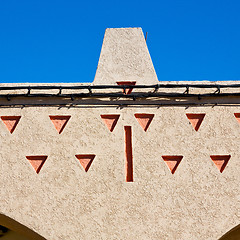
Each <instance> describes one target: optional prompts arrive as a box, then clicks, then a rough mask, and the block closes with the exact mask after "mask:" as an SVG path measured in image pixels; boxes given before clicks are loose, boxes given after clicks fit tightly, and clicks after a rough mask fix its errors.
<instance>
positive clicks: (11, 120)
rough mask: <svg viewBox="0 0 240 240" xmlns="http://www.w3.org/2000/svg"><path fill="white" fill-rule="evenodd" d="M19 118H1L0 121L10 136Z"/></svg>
mask: <svg viewBox="0 0 240 240" xmlns="http://www.w3.org/2000/svg"><path fill="white" fill-rule="evenodd" d="M20 118H21V116H1V119H2V121H3V122H4V124H5V125H6V127H7V129H8V130H9V132H10V133H11V134H12V133H13V131H14V130H15V128H16V126H17V125H18V122H19V120H20Z"/></svg>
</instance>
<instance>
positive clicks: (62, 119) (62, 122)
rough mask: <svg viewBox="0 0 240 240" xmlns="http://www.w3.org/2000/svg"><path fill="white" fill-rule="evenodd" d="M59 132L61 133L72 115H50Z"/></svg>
mask: <svg viewBox="0 0 240 240" xmlns="http://www.w3.org/2000/svg"><path fill="white" fill-rule="evenodd" d="M49 117H50V119H51V121H52V123H53V125H54V127H55V128H56V129H57V131H58V133H59V134H61V133H62V131H63V129H64V128H65V127H66V125H67V122H68V120H69V119H70V117H71V116H57V115H56V116H49Z"/></svg>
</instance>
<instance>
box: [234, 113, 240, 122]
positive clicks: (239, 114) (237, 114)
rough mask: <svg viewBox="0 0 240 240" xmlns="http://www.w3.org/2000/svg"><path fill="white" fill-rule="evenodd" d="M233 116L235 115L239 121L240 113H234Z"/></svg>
mask: <svg viewBox="0 0 240 240" xmlns="http://www.w3.org/2000/svg"><path fill="white" fill-rule="evenodd" d="M234 116H235V117H236V119H237V120H238V122H239V123H240V113H234Z"/></svg>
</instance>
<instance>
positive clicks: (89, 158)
mask: <svg viewBox="0 0 240 240" xmlns="http://www.w3.org/2000/svg"><path fill="white" fill-rule="evenodd" d="M95 156H96V155H94V154H78V155H75V157H76V158H77V159H78V160H79V162H80V163H81V165H82V167H83V168H84V170H85V172H87V171H88V169H89V168H90V166H91V164H92V162H93V159H94V158H95Z"/></svg>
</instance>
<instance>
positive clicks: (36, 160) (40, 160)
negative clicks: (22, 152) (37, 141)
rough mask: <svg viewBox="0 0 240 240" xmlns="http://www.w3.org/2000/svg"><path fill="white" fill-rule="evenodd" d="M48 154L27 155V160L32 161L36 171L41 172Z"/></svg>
mask: <svg viewBox="0 0 240 240" xmlns="http://www.w3.org/2000/svg"><path fill="white" fill-rule="evenodd" d="M47 157H48V156H45V155H41V156H26V158H27V160H28V161H29V162H30V163H31V165H32V167H33V168H34V170H35V171H36V173H39V172H40V170H41V168H42V166H43V164H44V163H45V161H46V160H47Z"/></svg>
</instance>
